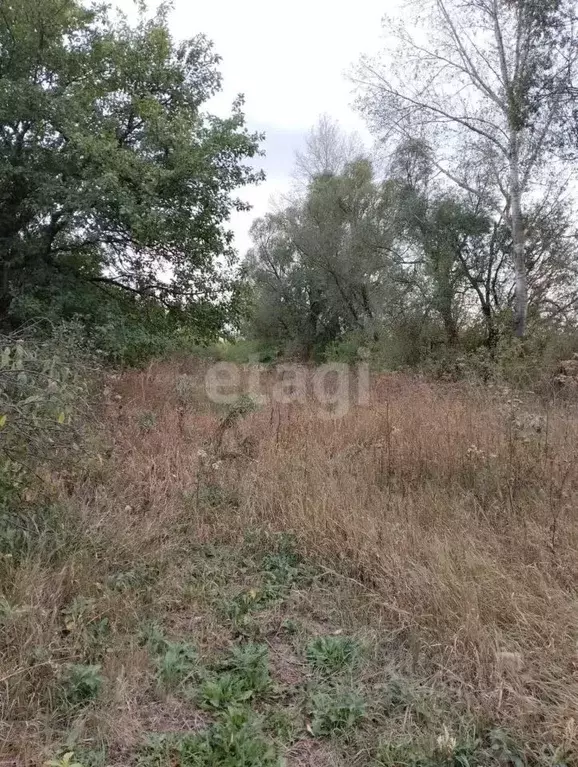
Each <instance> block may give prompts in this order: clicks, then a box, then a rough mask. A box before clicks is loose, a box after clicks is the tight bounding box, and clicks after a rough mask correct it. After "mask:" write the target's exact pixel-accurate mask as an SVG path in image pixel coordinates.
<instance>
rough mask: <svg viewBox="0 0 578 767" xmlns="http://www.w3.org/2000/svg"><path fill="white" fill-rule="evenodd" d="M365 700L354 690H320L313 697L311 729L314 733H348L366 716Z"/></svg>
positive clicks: (319, 734) (330, 734) (328, 734)
mask: <svg viewBox="0 0 578 767" xmlns="http://www.w3.org/2000/svg"><path fill="white" fill-rule="evenodd" d="M365 709H366V706H365V701H364V700H363V698H362V697H361V696H360V695H358V694H357V693H355V692H353V691H352V690H347V689H344V690H340V689H336V690H331V691H329V692H318V693H316V694H314V695H313V697H312V699H311V707H310V712H311V730H312V732H313V734H314V735H318V736H328V737H329V736H333V735H343V734H346V733H347V731H348V730H351V729H352V728H354V727H356V726H357V725H359V724H360V723H361V721H362V719H363V717H364V716H365Z"/></svg>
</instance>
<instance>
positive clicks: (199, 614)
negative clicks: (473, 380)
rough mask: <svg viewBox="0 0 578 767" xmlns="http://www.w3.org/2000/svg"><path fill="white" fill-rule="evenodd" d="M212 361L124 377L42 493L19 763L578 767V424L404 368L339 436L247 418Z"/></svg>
mask: <svg viewBox="0 0 578 767" xmlns="http://www.w3.org/2000/svg"><path fill="white" fill-rule="evenodd" d="M208 364H209V363H208V362H206V361H205V362H200V361H198V360H184V361H176V362H173V363H157V364H153V365H151V366H150V367H149V368H148V369H146V370H143V371H129V372H127V373H124V374H121V375H118V376H109V377H108V380H107V381H106V387H105V391H104V395H103V400H104V401H103V404H102V409H103V417H102V421H103V425H102V427H101V428H100V429H96V427H94V428H93V429H92V432H94V433H92V436H90V438H88V442H87V444H84V443H83V444H82V445H81V446H80V447H78V446H76V453H79V454H80V457H77V459H76V460H75V462H74V464H71V465H70V466H69V467H68V469H66V470H65V469H60V470H58V471H57V470H53V472H52V473H51V474H50V476H49V480H50V481H49V484H48V486H47V484H46V477H44V478H43V480H44V481H43V483H42V485H41V488H42V489H39V490H38V491H37V492H36V494H35V493H33V492H31V491H29V490H27V491H26V493H23V495H22V498H21V512H22V515H23V519H26V520H27V524H26V526H25V534H24V533H23V534H22V535H20V536H17V537H16V538H15V537H14V536H13V537H12V538H10V537H9V536H8V535H7V533H6V532H4V533H3V538H2V556H1V557H0V592H1V599H0V624H1V634H0V682H1V685H0V696H1V697H0V703H1V712H0V713H1V717H0V718H1V720H2V721H1V723H0V756H1V757H2V758H1V759H0V762H1V763H2V764H17V765H20V764H30V765H40V764H43V763H44V762H46V761H48V760H52V761H50V763H51V764H54V765H61V766H62V767H64V765H67V764H68V765H72V764H80V765H82V767H104V765H114V766H115V767H120V765H127V766H128V765H143V766H144V767H161V766H163V767H164V766H165V765H167V766H168V765H172V766H173V767H213V766H214V767H216V766H217V765H223V766H224V767H267V766H268V765H276V764H279V763H280V761H279V760H283V759H284V760H285V763H286V764H287V766H288V767H297V766H298V765H310V766H311V767H329V766H330V765H331V766H333V767H335V766H337V765H339V766H342V767H345V766H346V765H347V767H350V766H351V765H354V766H359V767H362V766H363V767H365V766H366V765H367V766H372V767H397V766H398V765H399V766H400V767H402V766H405V765H408V766H409V765H414V767H418V766H421V767H432V766H441V765H462V767H465V766H468V765H469V766H471V767H473V765H490V764H491V765H515V766H516V767H517V766H518V765H524V764H528V765H544V766H545V765H550V767H554V765H560V766H561V765H571V764H576V763H578V654H577V652H578V651H577V641H578V599H577V597H576V593H577V587H578V561H577V558H576V551H577V548H578V520H577V519H576V508H577V501H578V485H577V483H578V466H577V464H576V448H577V444H578V442H577V439H578V405H577V404H576V403H574V402H572V401H570V400H567V401H559V402H555V403H553V404H552V403H550V404H548V405H546V404H545V403H544V402H541V401H539V400H538V399H537V398H536V397H534V396H533V395H527V396H524V397H523V398H520V399H518V398H516V397H515V396H514V395H512V394H511V393H507V392H504V391H501V390H499V389H491V390H490V389H482V388H473V387H466V386H462V385H445V384H439V383H438V384H430V383H427V382H425V381H420V380H417V379H412V378H409V377H405V376H402V375H389V376H385V375H384V376H379V377H376V378H375V379H374V380H373V381H372V387H371V396H370V402H369V404H367V405H363V406H361V405H359V406H358V405H354V404H352V406H351V408H350V410H349V412H348V413H346V414H345V415H344V416H343V417H342V418H327V417H320V413H319V405H318V404H317V402H315V401H314V400H313V399H311V400H309V401H308V402H307V403H306V404H293V405H279V404H270V405H261V406H252V405H251V403H250V402H249V404H247V399H246V398H241V399H240V400H239V405H233V406H228V407H225V406H217V405H215V404H213V403H211V402H209V400H208V399H207V397H206V393H205V372H206V371H205V368H206V366H207V365H208ZM274 377H275V374H274V373H273V372H272V373H270V376H269V379H270V380H269V385H271V386H272V385H273V381H274ZM40 500H42V503H40ZM23 529H24V528H23ZM71 753H72V754H73V755H72V756H71V755H70V754H71Z"/></svg>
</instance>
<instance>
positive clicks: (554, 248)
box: [244, 0, 578, 358]
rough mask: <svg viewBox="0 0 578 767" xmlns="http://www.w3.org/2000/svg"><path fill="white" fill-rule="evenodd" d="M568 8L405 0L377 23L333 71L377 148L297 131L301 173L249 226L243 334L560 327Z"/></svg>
mask: <svg viewBox="0 0 578 767" xmlns="http://www.w3.org/2000/svg"><path fill="white" fill-rule="evenodd" d="M575 6H576V4H575V2H574V0H463V1H461V2H457V0H414V2H412V3H410V4H409V5H408V9H407V14H406V16H405V17H404V19H403V22H400V21H395V20H391V19H389V20H387V19H386V20H384V26H385V29H386V32H387V34H388V38H387V39H388V43H387V46H386V48H385V50H384V51H383V52H382V53H381V54H380V55H379V56H377V57H376V58H375V59H368V58H365V57H364V58H362V60H361V61H360V63H359V65H358V66H357V67H356V69H355V70H354V72H353V73H352V75H351V78H352V80H353V82H354V83H355V85H356V88H357V93H358V98H357V102H356V104H357V108H358V109H359V111H360V112H361V114H362V115H363V116H364V117H365V118H366V120H367V124H368V126H369V128H370V130H371V132H372V133H373V135H374V137H375V139H376V146H377V147H378V152H377V156H376V158H374V157H371V156H370V154H368V153H367V151H365V150H363V148H362V147H360V146H359V143H358V142H356V141H355V139H354V138H353V137H351V136H347V135H345V134H343V133H342V132H341V131H340V129H339V127H338V125H337V124H336V123H335V122H333V121H332V120H331V118H330V117H328V116H324V117H322V118H321V120H320V122H319V124H318V125H317V126H316V127H315V128H314V129H313V130H312V131H311V133H310V135H309V137H308V141H307V147H306V150H305V151H304V152H303V153H301V154H300V155H299V156H298V157H297V159H296V172H297V175H298V176H299V178H300V180H301V182H302V183H301V187H300V188H299V189H296V191H295V192H294V193H293V195H292V196H291V199H288V200H287V201H286V203H285V204H284V205H283V206H282V207H281V208H280V209H278V210H275V211H273V212H271V213H269V214H267V215H266V216H265V217H263V218H262V219H260V220H258V221H256V222H255V224H254V226H253V229H252V237H253V242H254V245H253V247H252V248H251V250H250V252H249V253H248V254H247V257H246V259H245V263H244V275H245V276H246V278H247V279H248V280H249V282H250V284H251V286H252V289H253V316H252V319H251V321H250V322H249V324H248V326H247V329H246V332H247V333H249V334H252V335H254V336H257V337H259V338H263V339H265V340H269V341H274V342H283V343H286V342H287V341H289V343H290V344H292V345H293V346H294V347H295V348H299V349H301V350H302V351H303V352H304V353H305V354H308V355H310V354H314V353H319V352H323V350H324V349H326V348H327V347H330V346H331V345H333V344H336V343H337V344H339V343H340V342H343V341H344V339H347V338H356V339H358V340H359V343H363V341H364V340H365V341H366V342H367V343H369V344H371V343H374V344H375V343H381V344H390V345H394V346H395V345H397V346H408V345H410V346H412V347H413V348H414V351H415V355H417V356H419V354H421V353H422V352H423V350H424V349H425V350H426V351H427V349H428V348H429V349H430V350H431V348H432V346H436V345H443V346H444V347H450V348H453V347H456V346H457V345H458V344H459V343H460V341H462V342H463V341H464V339H467V341H468V343H470V344H473V345H474V346H475V345H476V344H483V345H485V346H486V347H487V348H488V349H489V350H490V352H491V353H493V350H494V349H495V348H496V345H497V343H498V341H499V339H500V338H507V337H517V338H519V339H523V338H526V337H528V336H532V335H533V333H534V332H535V328H536V327H538V326H539V325H540V324H546V325H547V326H548V327H550V328H552V329H561V328H568V327H571V326H572V327H573V326H575V325H576V321H577V309H578V279H577V278H578V259H577V256H576V244H577V232H576V227H575V200H574V198H573V188H572V182H573V179H574V175H575V163H576V149H577V146H578V141H577V138H578V129H577V125H578V122H577V114H578V113H577V110H576V106H575V96H576V63H577V57H578V38H577V37H576V21H577V18H576V13H575V10H576V8H575ZM378 166H379V167H380V172H379V173H377V172H376V168H377V167H378ZM415 355H414V356H415ZM411 356H412V355H411V354H410V355H409V357H410V358H411Z"/></svg>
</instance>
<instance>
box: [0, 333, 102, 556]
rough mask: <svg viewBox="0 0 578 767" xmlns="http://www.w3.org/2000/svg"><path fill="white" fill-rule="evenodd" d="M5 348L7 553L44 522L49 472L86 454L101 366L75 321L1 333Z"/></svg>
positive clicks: (2, 495) (0, 371) (0, 462)
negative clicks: (92, 397)
mask: <svg viewBox="0 0 578 767" xmlns="http://www.w3.org/2000/svg"><path fill="white" fill-rule="evenodd" d="M0 349H1V350H0V552H2V553H9V554H11V555H13V556H14V555H16V554H17V553H18V552H19V551H20V550H22V549H23V548H24V547H25V546H26V545H27V544H28V543H29V542H30V538H31V536H33V535H37V536H38V534H39V532H40V531H41V530H42V529H43V528H44V525H43V524H37V520H36V519H35V517H36V516H37V512H38V511H39V512H40V517H46V516H47V514H46V512H45V509H44V508H41V509H38V506H39V505H40V506H41V505H42V503H43V502H44V500H43V499H44V497H45V495H46V493H45V489H46V484H45V483H42V482H41V481H40V480H41V478H42V477H44V476H47V475H48V474H49V473H50V471H51V470H53V469H54V468H60V467H62V466H64V465H66V467H69V466H70V463H71V461H73V460H74V456H75V455H78V454H80V452H81V451H80V449H79V448H80V445H81V444H82V441H83V429H84V427H85V424H86V422H87V419H88V413H89V408H88V405H89V400H90V393H91V392H90V387H89V384H88V380H89V376H90V377H92V379H93V381H96V380H98V364H97V362H96V358H95V357H94V355H91V354H90V353H89V352H88V350H87V347H86V344H85V341H84V337H83V333H82V330H81V328H80V327H79V326H78V325H77V324H75V323H67V324H62V325H59V326H56V327H53V326H50V325H38V326H36V327H34V328H30V329H28V330H27V331H26V332H21V333H18V334H12V335H3V336H0Z"/></svg>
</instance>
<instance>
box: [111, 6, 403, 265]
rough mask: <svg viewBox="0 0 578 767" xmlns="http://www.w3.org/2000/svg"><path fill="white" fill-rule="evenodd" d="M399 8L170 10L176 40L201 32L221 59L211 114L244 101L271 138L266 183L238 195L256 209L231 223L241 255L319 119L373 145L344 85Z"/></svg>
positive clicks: (252, 124) (253, 124) (251, 119)
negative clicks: (219, 88)
mask: <svg viewBox="0 0 578 767" xmlns="http://www.w3.org/2000/svg"><path fill="white" fill-rule="evenodd" d="M148 5H149V7H150V9H152V8H154V7H156V5H158V2H157V1H156V0H149V3H148ZM397 5H398V0H363V2H361V3H357V4H346V3H343V4H339V3H338V4H336V3H334V2H332V1H331V0H295V1H294V2H292V3H287V4H277V3H271V2H269V1H268V0H247V2H245V3H238V2H237V0H221V2H219V3H213V4H208V3H203V4H199V3H191V2H190V0H174V11H173V12H172V14H171V17H170V24H171V28H172V30H173V31H174V34H175V37H177V38H184V37H190V36H192V35H195V34H197V33H199V32H203V33H204V34H206V35H207V36H208V37H209V38H210V39H212V40H213V41H214V43H215V49H216V51H217V52H218V53H219V54H220V55H221V56H222V59H223V61H222V63H221V67H220V68H221V71H222V73H223V85H224V88H223V92H222V93H221V94H220V95H219V96H218V97H217V98H216V99H215V100H214V101H213V102H212V103H211V109H212V110H214V111H216V112H218V113H219V112H220V111H222V112H223V114H227V113H228V110H229V109H230V105H231V101H232V100H233V99H234V98H235V96H236V94H238V93H244V95H245V113H246V118H247V125H248V127H249V128H251V129H254V130H259V131H264V132H265V133H266V134H267V139H266V142H265V150H266V152H267V156H266V157H265V158H262V167H263V168H264V169H265V171H266V173H267V181H266V182H265V183H264V184H261V185H260V186H258V187H252V188H250V189H245V190H244V191H243V196H244V199H247V200H248V201H249V202H251V204H252V205H253V206H254V209H253V210H252V211H251V212H250V213H241V214H235V216H234V219H233V221H232V224H233V227H234V230H235V239H236V246H237V248H238V249H239V251H240V252H241V253H244V252H245V251H246V249H247V248H248V247H249V245H250V239H249V234H248V233H249V228H250V226H251V223H252V221H253V220H254V218H256V217H257V216H261V215H263V214H264V213H265V211H266V210H267V208H268V203H269V200H270V198H271V196H272V195H273V196H274V195H278V194H282V193H284V192H286V191H287V190H288V188H289V186H290V184H291V174H292V172H293V165H294V154H295V151H296V150H298V149H300V148H302V146H303V140H304V136H305V134H306V133H307V131H308V130H309V129H310V128H311V126H312V125H313V124H314V123H316V122H317V119H318V117H319V115H320V114H322V113H325V112H327V113H328V114H330V115H331V116H332V118H334V119H336V120H338V121H339V122H340V123H341V125H342V127H343V128H344V129H346V130H356V131H358V132H360V133H361V134H362V135H364V137H365V138H367V141H368V143H369V141H370V139H369V137H368V136H367V134H366V133H365V126H364V123H363V120H362V119H361V118H360V117H359V115H357V114H356V113H355V111H354V110H353V108H352V106H351V104H352V101H353V95H352V86H351V83H350V82H348V80H347V79H346V77H345V76H344V75H345V73H346V71H347V70H348V69H349V68H350V67H351V65H353V64H355V63H356V61H357V60H358V58H359V56H360V54H362V53H368V52H369V53H371V52H372V51H373V50H377V49H378V48H379V43H380V37H381V18H382V16H383V15H384V14H385V13H388V14H391V13H392V12H393V11H394V10H395V7H396V6H397ZM120 6H121V7H122V8H123V9H124V10H126V11H127V12H128V13H129V15H131V16H132V15H135V13H136V12H135V2H134V0H122V2H120Z"/></svg>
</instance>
